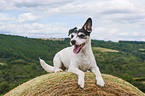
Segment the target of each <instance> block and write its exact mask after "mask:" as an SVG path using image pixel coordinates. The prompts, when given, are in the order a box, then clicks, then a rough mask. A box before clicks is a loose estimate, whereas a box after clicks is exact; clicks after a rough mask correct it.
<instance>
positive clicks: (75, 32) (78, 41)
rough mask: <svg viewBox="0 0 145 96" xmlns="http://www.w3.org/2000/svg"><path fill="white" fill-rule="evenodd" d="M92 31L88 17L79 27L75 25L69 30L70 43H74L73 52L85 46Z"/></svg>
mask: <svg viewBox="0 0 145 96" xmlns="http://www.w3.org/2000/svg"><path fill="white" fill-rule="evenodd" d="M91 32H92V19H91V18H88V19H87V21H86V23H85V24H84V25H83V27H82V28H81V29H78V28H77V27H75V28H73V29H70V30H69V35H71V41H70V44H71V45H74V49H73V52H74V53H76V54H77V53H79V52H81V51H82V50H83V48H85V45H86V44H87V43H88V39H89V38H90V33H91Z"/></svg>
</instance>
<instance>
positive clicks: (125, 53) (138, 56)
mask: <svg viewBox="0 0 145 96" xmlns="http://www.w3.org/2000/svg"><path fill="white" fill-rule="evenodd" d="M69 40H70V39H69V38H65V39H64V41H53V40H42V39H35V38H27V37H22V36H12V35H4V34H0V94H4V93H6V92H8V91H9V90H11V89H13V88H14V87H16V86H18V85H19V84H22V83H23V82H26V81H28V80H30V79H32V78H35V77H37V76H40V75H43V74H46V72H45V71H44V70H43V68H42V67H41V66H40V63H39V59H38V58H39V57H40V58H42V59H44V60H45V61H46V62H47V63H48V64H50V65H52V61H53V57H54V55H55V54H56V52H58V51H60V50H61V49H63V48H65V47H67V46H70V45H69V42H70V41H69ZM92 48H93V53H94V55H95V58H96V61H97V63H98V66H99V68H100V70H101V73H105V74H111V75H114V76H117V77H119V78H122V79H124V80H126V81H128V82H130V83H131V84H133V85H134V86H136V87H138V88H139V89H140V90H142V91H143V92H145V83H143V82H144V81H145V80H144V79H142V78H144V77H145V71H144V70H145V54H144V53H145V50H144V49H145V43H144V42H137V41H131V42H129V41H119V42H111V41H101V40H92ZM136 78H138V79H136Z"/></svg>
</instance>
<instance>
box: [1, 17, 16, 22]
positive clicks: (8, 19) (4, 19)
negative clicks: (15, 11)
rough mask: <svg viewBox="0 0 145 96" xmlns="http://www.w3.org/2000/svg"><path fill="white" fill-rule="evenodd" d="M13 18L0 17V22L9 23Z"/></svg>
mask: <svg viewBox="0 0 145 96" xmlns="http://www.w3.org/2000/svg"><path fill="white" fill-rule="evenodd" d="M14 20H15V18H14V17H4V16H3V17H0V22H10V21H14Z"/></svg>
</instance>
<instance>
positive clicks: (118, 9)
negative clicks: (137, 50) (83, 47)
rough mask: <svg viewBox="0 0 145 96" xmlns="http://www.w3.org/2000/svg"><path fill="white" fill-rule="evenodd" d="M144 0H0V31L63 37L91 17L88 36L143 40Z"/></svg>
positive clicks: (36, 36) (144, 34) (144, 23)
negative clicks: (91, 25) (91, 24)
mask: <svg viewBox="0 0 145 96" xmlns="http://www.w3.org/2000/svg"><path fill="white" fill-rule="evenodd" d="M144 5H145V1H144V0H89V1H88V0H0V34H11V35H20V36H27V37H31V38H51V37H52V38H64V37H67V35H68V30H69V29H71V28H74V27H81V26H82V25H83V24H84V23H85V21H86V20H87V18H88V17H91V18H92V19H93V32H92V33H91V38H92V39H99V40H105V41H108V40H111V41H118V40H136V41H145V6H144Z"/></svg>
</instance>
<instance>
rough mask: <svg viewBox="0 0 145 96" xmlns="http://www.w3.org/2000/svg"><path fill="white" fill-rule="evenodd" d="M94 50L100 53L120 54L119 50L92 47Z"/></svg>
mask: <svg viewBox="0 0 145 96" xmlns="http://www.w3.org/2000/svg"><path fill="white" fill-rule="evenodd" d="M92 49H93V50H95V51H100V52H119V51H117V50H112V49H108V48H102V47H92Z"/></svg>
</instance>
